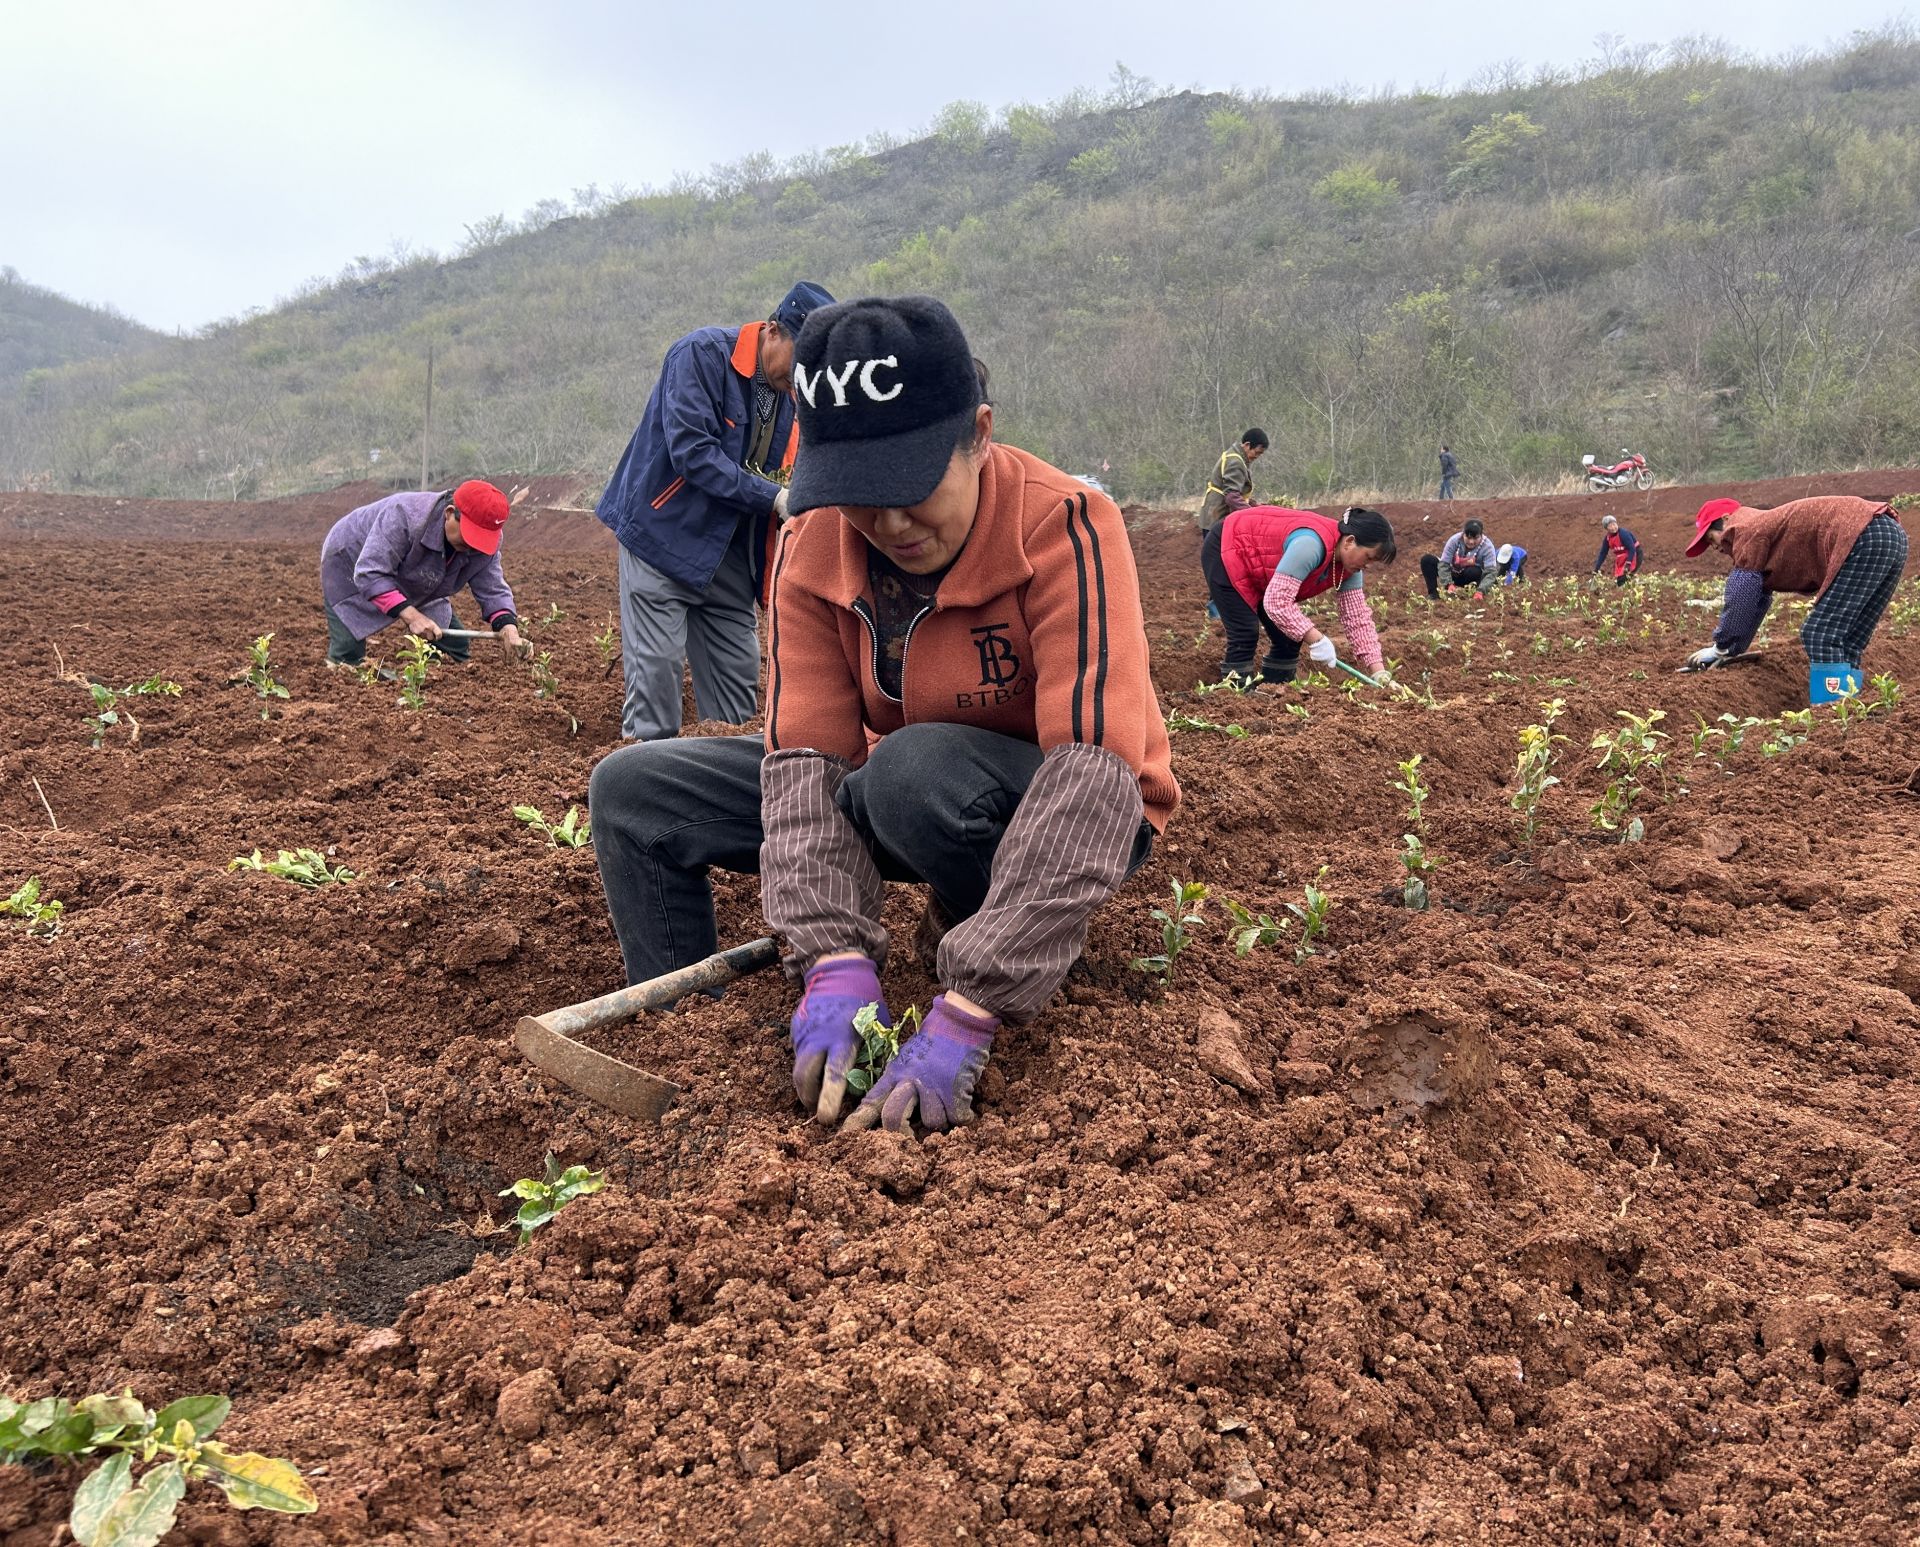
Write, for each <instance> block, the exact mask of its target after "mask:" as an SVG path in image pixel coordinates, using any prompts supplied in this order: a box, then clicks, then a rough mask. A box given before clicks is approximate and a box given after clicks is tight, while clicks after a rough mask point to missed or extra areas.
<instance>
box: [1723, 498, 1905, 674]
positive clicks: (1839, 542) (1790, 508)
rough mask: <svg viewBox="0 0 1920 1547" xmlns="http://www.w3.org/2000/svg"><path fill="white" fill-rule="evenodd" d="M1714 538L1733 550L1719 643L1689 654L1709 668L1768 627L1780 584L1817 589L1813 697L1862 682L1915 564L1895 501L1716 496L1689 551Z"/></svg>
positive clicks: (1803, 634)
mask: <svg viewBox="0 0 1920 1547" xmlns="http://www.w3.org/2000/svg"><path fill="white" fill-rule="evenodd" d="M1709 545H1711V546H1713V547H1716V548H1718V549H1720V550H1721V552H1723V553H1726V554H1729V555H1731V556H1732V559H1733V570H1732V572H1731V573H1729V574H1728V576H1727V588H1726V593H1725V599H1724V600H1723V601H1722V603H1721V607H1720V624H1719V627H1718V628H1716V629H1715V630H1714V631H1713V643H1712V644H1710V645H1708V646H1707V647H1706V648H1705V649H1703V650H1696V651H1694V653H1693V654H1692V655H1690V656H1688V657H1687V662H1686V664H1687V667H1688V668H1689V669H1690V670H1693V671H1700V670H1703V669H1705V668H1707V667H1710V666H1718V665H1719V664H1720V663H1721V662H1722V661H1726V660H1730V659H1732V658H1733V657H1734V656H1737V655H1740V654H1741V653H1743V652H1744V651H1745V650H1746V648H1747V646H1748V645H1749V644H1751V643H1752V642H1753V636H1754V635H1755V634H1757V633H1758V632H1759V631H1760V624H1761V623H1762V621H1764V620H1765V618H1766V616H1767V609H1768V608H1769V607H1771V606H1772V605H1773V596H1774V593H1775V592H1776V591H1788V592H1793V593H1796V594H1798V595H1802V596H1812V597H1815V598H1817V599H1816V600H1815V602H1814V604H1813V608H1812V610H1811V611H1809V612H1808V614H1807V621H1806V622H1805V623H1803V624H1801V626H1800V643H1801V644H1802V645H1804V646H1805V647H1806V652H1807V660H1808V662H1809V664H1810V668H1811V669H1810V671H1809V673H1808V677H1807V698H1808V701H1809V702H1810V703H1815V704H1823V703H1830V702H1831V701H1832V700H1834V699H1836V698H1844V697H1845V696H1846V695H1847V694H1849V693H1855V692H1858V691H1859V688H1860V658H1861V656H1862V655H1864V654H1865V653H1866V649H1867V641H1868V640H1869V639H1871V638H1872V637H1873V631H1874V629H1875V627H1876V626H1878V624H1879V622H1880V615H1881V614H1882V613H1883V612H1885V611H1886V610H1887V603H1888V602H1889V601H1891V600H1892V599H1893V592H1894V588H1895V587H1896V586H1898V585H1899V584H1900V576H1901V574H1902V572H1903V571H1904V570H1905V569H1906V566H1907V534H1906V530H1905V528H1903V527H1902V526H1901V525H1900V520H1899V518H1898V517H1897V516H1895V515H1894V513H1893V508H1892V507H1891V506H1889V505H1886V504H1884V503H1882V502H1880V501H1878V500H1863V499H1856V498H1855V497H1854V496H1852V495H1850V494H1821V495H1816V496H1814V497H1813V498H1812V499H1804V500H1791V501H1789V502H1788V503H1787V504H1785V505H1776V506H1775V507H1774V508H1773V509H1772V510H1755V509H1752V508H1751V507H1749V506H1746V505H1742V504H1741V503H1740V502H1739V501H1738V500H1732V499H1718V500H1708V501H1707V502H1706V504H1704V505H1702V506H1701V507H1700V513H1699V515H1698V516H1696V517H1695V518H1694V538H1693V542H1692V543H1691V544H1690V545H1689V546H1688V548H1687V557H1688V558H1694V557H1696V556H1697V555H1699V554H1701V553H1703V552H1705V550H1706V549H1707V547H1708V546H1709Z"/></svg>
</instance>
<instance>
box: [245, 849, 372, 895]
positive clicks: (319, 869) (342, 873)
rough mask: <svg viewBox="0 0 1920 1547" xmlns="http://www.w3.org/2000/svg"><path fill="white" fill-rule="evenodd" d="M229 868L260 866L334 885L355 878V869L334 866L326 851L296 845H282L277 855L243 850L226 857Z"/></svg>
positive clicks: (285, 877)
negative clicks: (265, 856) (290, 847)
mask: <svg viewBox="0 0 1920 1547" xmlns="http://www.w3.org/2000/svg"><path fill="white" fill-rule="evenodd" d="M227 869H229V870H258V871H261V872H263V873H265V874H266V875H270V876H278V877H279V878H280V879H281V880H282V881H292V882H295V883H297V884H298V885H300V886H332V885H334V884H335V883H336V882H341V881H351V880H352V879H353V872H352V871H351V870H349V869H347V867H346V866H345V865H342V866H340V867H339V868H338V869H333V868H331V867H330V866H329V865H328V864H327V857H326V855H324V854H322V853H321V852H320V851H319V850H318V849H295V850H293V851H292V852H291V853H289V852H288V851H287V850H285V849H282V850H281V851H280V857H279V858H278V859H262V858H261V857H260V851H259V850H258V849H255V850H254V851H253V853H252V854H251V855H246V854H242V855H240V856H239V857H238V858H236V859H231V860H229V861H227Z"/></svg>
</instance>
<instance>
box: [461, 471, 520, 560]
mask: <svg viewBox="0 0 1920 1547" xmlns="http://www.w3.org/2000/svg"><path fill="white" fill-rule="evenodd" d="M453 508H454V510H455V511H456V512H458V514H459V516H460V541H462V542H463V543H465V544H466V545H467V546H468V547H469V548H473V549H477V550H478V551H479V552H481V553H498V552H499V551H500V528H501V527H503V526H505V525H506V524H507V514H508V506H507V497H506V495H504V494H502V493H501V492H500V491H499V490H498V489H496V488H494V486H493V485H492V484H490V483H483V482H481V480H479V479H478V478H469V479H468V480H467V481H466V482H465V483H463V484H461V485H460V487H459V488H457V489H455V490H454V491H453Z"/></svg>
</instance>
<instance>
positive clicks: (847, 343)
mask: <svg viewBox="0 0 1920 1547" xmlns="http://www.w3.org/2000/svg"><path fill="white" fill-rule="evenodd" d="M793 391H794V397H795V400H796V402H797V404H798V407H799V412H800V454H799V456H798V457H797V458H796V460H795V462H794V465H793V482H792V484H791V485H790V486H789V488H788V491H787V503H788V506H789V507H790V508H791V510H792V511H793V513H794V514H795V515H798V514H799V513H800V512H801V511H803V510H813V509H815V508H816V507H818V506H822V505H866V506H882V507H887V508H900V507H904V506H908V505H918V504H919V503H920V502H921V501H922V500H924V499H926V498H927V497H928V496H929V495H930V494H932V493H933V491H934V490H935V489H936V488H937V487H938V486H939V483H940V480H941V479H942V478H944V477H945V476H946V472H947V465H948V464H949V463H950V462H951V461H952V460H953V452H954V447H955V446H956V445H958V443H959V439H960V434H961V431H962V429H963V428H964V427H965V426H966V425H968V424H970V423H971V422H972V420H973V415H974V410H976V409H977V408H978V407H979V406H980V404H981V402H982V398H981V395H980V377H979V374H978V373H977V372H976V371H975V369H974V364H973V351H972V350H971V349H969V348H968V347H967V336H966V334H964V333H962V332H961V331H960V324H959V323H958V322H957V321H955V320H954V315H953V313H952V312H950V311H948V310H947V308H946V307H945V306H944V305H943V304H942V303H941V302H939V301H936V300H935V299H934V298H933V297H932V296H927V295H905V296H895V297H892V298H890V299H884V300H883V299H879V298H876V297H870V298H868V299H865V300H859V301H842V302H841V303H840V304H839V305H837V306H826V307H822V308H821V309H820V310H819V311H817V312H815V313H814V314H813V315H812V316H811V317H810V318H808V319H807V325H806V327H805V329H804V330H802V332H801V334H800V337H799V339H798V341H797V342H796V343H795V344H794V346H793Z"/></svg>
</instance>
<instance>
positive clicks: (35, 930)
mask: <svg viewBox="0 0 1920 1547" xmlns="http://www.w3.org/2000/svg"><path fill="white" fill-rule="evenodd" d="M65 909H66V904H65V903H62V902H56V901H54V899H53V898H51V897H49V898H47V899H46V901H44V902H42V901H41V899H40V878H39V877H38V876H28V877H27V879H26V880H25V881H24V882H23V883H22V884H21V886H20V890H19V891H17V892H15V893H14V894H13V895H12V896H11V897H7V898H0V916H5V917H7V918H15V919H25V920H26V921H27V933H28V934H30V935H54V934H58V933H59V931H60V915H61V913H63V912H64V911H65Z"/></svg>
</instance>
